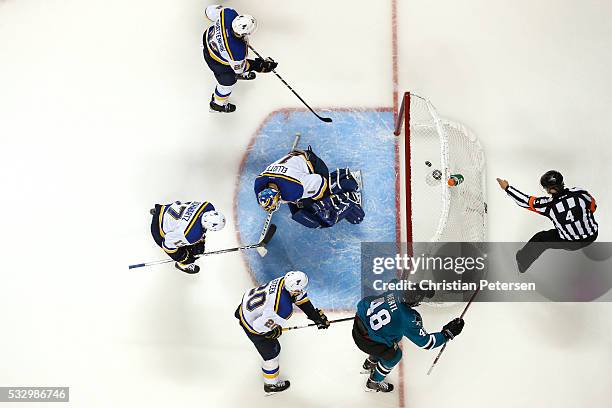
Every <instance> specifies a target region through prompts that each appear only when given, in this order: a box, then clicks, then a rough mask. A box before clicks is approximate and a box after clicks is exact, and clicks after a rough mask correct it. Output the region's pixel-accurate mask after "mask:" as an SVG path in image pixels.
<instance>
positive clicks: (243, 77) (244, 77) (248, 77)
mask: <svg viewBox="0 0 612 408" xmlns="http://www.w3.org/2000/svg"><path fill="white" fill-rule="evenodd" d="M255 78H257V74H255V73H254V72H253V71H247V72H243V73H242V74H236V79H237V80H239V81H252V80H253V79H255Z"/></svg>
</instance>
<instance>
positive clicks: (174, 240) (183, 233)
mask: <svg viewBox="0 0 612 408" xmlns="http://www.w3.org/2000/svg"><path fill="white" fill-rule="evenodd" d="M150 212H151V215H152V216H153V220H152V221H151V234H152V235H153V239H154V240H155V243H157V245H159V246H160V247H161V248H162V249H163V250H164V251H165V252H166V253H167V254H168V255H169V256H170V258H172V259H174V260H175V261H176V263H175V264H174V266H176V268H177V269H180V270H181V271H183V272H185V273H198V272H200V267H199V266H198V265H196V264H195V263H194V262H195V260H196V259H198V256H199V255H201V254H203V253H204V241H205V239H206V231H207V230H210V231H220V230H222V229H223V227H225V216H224V215H223V214H221V213H220V212H218V211H215V207H213V205H212V204H211V203H209V202H208V201H187V202H180V201H175V202H174V203H172V204H155V208H152V209H151V211H150Z"/></svg>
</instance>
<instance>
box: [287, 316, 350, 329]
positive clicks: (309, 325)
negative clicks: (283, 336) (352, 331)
mask: <svg viewBox="0 0 612 408" xmlns="http://www.w3.org/2000/svg"><path fill="white" fill-rule="evenodd" d="M349 320H355V316H351V317H343V318H342V319H336V320H330V321H329V323H330V324H331V323H340V322H346V321H349ZM316 325H317V324H316V323H310V324H305V325H303V326H293V327H283V331H289V330H295V329H303V328H306V327H311V326H316Z"/></svg>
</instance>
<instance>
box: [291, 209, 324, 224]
mask: <svg viewBox="0 0 612 408" xmlns="http://www.w3.org/2000/svg"><path fill="white" fill-rule="evenodd" d="M291 218H292V219H293V220H294V221H296V222H299V223H300V224H302V225H303V226H305V227H308V228H320V227H321V222H320V220H319V217H317V216H316V215H315V214H312V213H310V212H309V211H307V210H305V209H302V210H299V211H296V212H295V213H294V214H293V215H292V216H291Z"/></svg>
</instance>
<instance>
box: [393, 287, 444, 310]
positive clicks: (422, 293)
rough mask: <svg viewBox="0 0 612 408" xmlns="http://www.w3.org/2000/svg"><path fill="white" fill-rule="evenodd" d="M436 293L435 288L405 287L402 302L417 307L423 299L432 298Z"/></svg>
mask: <svg viewBox="0 0 612 408" xmlns="http://www.w3.org/2000/svg"><path fill="white" fill-rule="evenodd" d="M435 294H436V291H435V290H433V289H421V288H420V287H417V288H415V289H405V290H404V291H402V294H401V297H400V298H401V299H402V303H405V304H407V305H408V306H410V307H416V306H418V305H420V304H421V302H422V301H423V299H425V298H427V299H431V298H432V297H434V295H435Z"/></svg>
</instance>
